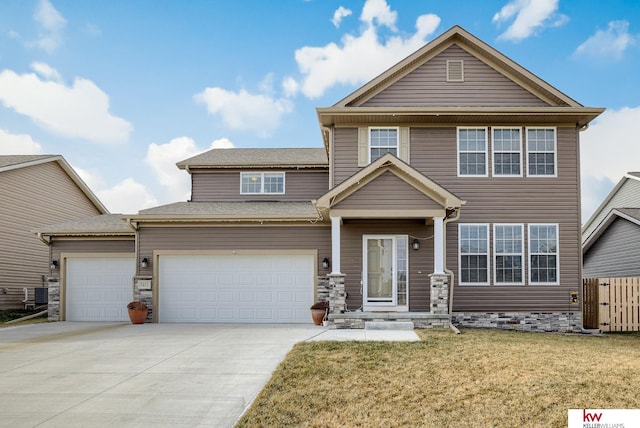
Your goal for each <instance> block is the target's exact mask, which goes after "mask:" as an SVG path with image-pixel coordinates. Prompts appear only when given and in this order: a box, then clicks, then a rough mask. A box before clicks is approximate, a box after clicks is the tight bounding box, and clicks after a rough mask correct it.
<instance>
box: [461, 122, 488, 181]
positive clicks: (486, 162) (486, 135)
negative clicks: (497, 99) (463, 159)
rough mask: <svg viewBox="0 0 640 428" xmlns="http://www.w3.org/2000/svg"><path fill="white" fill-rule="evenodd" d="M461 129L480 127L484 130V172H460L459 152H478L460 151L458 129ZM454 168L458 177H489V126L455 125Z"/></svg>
mask: <svg viewBox="0 0 640 428" xmlns="http://www.w3.org/2000/svg"><path fill="white" fill-rule="evenodd" d="M463 129H482V130H484V167H485V172H484V174H460V153H478V152H476V151H473V152H471V151H465V152H461V151H460V130H463ZM456 152H457V155H456V170H457V176H458V177H465V178H473V177H489V127H488V126H457V127H456Z"/></svg>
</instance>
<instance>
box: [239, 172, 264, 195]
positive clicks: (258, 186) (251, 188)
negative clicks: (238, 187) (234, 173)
mask: <svg viewBox="0 0 640 428" xmlns="http://www.w3.org/2000/svg"><path fill="white" fill-rule="evenodd" d="M241 179H242V193H261V192H262V174H260V173H257V174H251V173H244V172H243V173H242V177H241Z"/></svg>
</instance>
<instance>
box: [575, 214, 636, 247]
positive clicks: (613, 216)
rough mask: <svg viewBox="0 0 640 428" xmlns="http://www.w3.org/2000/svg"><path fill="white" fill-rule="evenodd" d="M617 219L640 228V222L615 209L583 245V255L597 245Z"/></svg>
mask: <svg viewBox="0 0 640 428" xmlns="http://www.w3.org/2000/svg"><path fill="white" fill-rule="evenodd" d="M616 217H620V218H622V219H625V220H627V221H630V222H631V223H634V224H637V225H638V226H640V220H638V219H637V218H635V217H631V216H630V215H627V214H625V213H623V212H620V211H618V210H617V209H615V208H613V209H612V210H611V211H610V212H609V214H607V216H606V217H605V218H604V219H602V221H601V222H600V224H599V225H598V227H596V228H595V229H594V230H593V233H592V234H591V235H590V236H589V238H587V240H586V241H585V242H584V244H582V254H584V253H585V252H586V251H587V250H588V249H589V248H591V246H593V244H595V243H596V241H597V240H598V238H599V237H600V236H601V235H602V234H603V233H604V232H605V231H606V230H607V229H608V228H609V226H611V223H613V221H614V220H615V219H616Z"/></svg>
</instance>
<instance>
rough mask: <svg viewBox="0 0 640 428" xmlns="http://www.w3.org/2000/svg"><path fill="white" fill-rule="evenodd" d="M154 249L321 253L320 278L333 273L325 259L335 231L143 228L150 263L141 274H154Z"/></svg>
mask: <svg viewBox="0 0 640 428" xmlns="http://www.w3.org/2000/svg"><path fill="white" fill-rule="evenodd" d="M154 250H194V251H199V250H229V251H233V250H275V251H286V250H318V275H322V276H324V275H326V274H328V273H330V271H331V270H330V269H324V268H323V267H322V259H324V258H325V257H328V258H329V259H330V258H331V228H330V226H329V225H326V226H324V225H323V226H289V227H286V226H285V227H283V226H271V225H262V226H253V225H249V226H247V225H245V226H221V227H175V228H172V227H142V228H141V229H140V232H139V252H140V253H139V255H138V257H139V258H140V259H141V258H143V257H146V258H148V259H149V261H150V263H149V266H148V267H147V268H146V269H140V274H141V275H151V274H152V272H153V262H152V260H153V251H154Z"/></svg>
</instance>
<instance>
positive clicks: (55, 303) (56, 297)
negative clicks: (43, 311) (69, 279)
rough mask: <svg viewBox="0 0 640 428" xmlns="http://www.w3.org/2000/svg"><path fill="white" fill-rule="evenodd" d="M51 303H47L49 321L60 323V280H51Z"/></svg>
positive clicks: (49, 288)
mask: <svg viewBox="0 0 640 428" xmlns="http://www.w3.org/2000/svg"><path fill="white" fill-rule="evenodd" d="M48 294H49V302H48V303H47V309H48V310H49V313H48V315H47V319H48V320H49V321H60V279H59V278H49V287H48Z"/></svg>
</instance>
